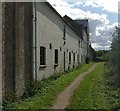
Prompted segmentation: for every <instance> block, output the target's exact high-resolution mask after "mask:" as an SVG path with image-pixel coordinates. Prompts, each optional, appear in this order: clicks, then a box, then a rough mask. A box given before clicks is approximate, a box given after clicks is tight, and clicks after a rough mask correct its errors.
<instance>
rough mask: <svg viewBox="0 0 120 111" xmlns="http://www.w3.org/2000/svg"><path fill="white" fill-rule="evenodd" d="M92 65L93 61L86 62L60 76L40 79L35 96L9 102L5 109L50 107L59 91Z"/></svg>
mask: <svg viewBox="0 0 120 111" xmlns="http://www.w3.org/2000/svg"><path fill="white" fill-rule="evenodd" d="M92 65H93V63H90V64H84V65H81V66H80V67H78V68H77V69H74V70H72V71H70V72H68V73H64V74H62V75H60V76H55V75H54V76H52V77H50V78H49V79H46V80H45V79H44V80H43V81H38V82H37V83H36V84H37V93H36V94H35V95H34V96H32V97H29V98H27V99H23V100H20V101H17V102H13V103H8V104H7V106H6V108H5V109H49V107H50V106H51V105H52V103H53V101H54V99H55V98H56V97H57V95H58V94H59V92H60V91H62V90H63V89H64V88H65V87H67V86H68V85H69V84H70V83H71V82H72V81H73V80H74V79H75V78H76V77H77V76H78V75H80V74H81V73H83V72H85V71H87V70H88V68H90V67H91V66H92ZM41 83H42V85H41Z"/></svg>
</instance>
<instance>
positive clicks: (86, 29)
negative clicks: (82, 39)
mask: <svg viewBox="0 0 120 111" xmlns="http://www.w3.org/2000/svg"><path fill="white" fill-rule="evenodd" d="M75 21H76V22H77V23H78V24H82V25H83V26H84V29H85V31H86V33H89V24H88V19H81V20H75Z"/></svg>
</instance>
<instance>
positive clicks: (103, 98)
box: [66, 63, 120, 109]
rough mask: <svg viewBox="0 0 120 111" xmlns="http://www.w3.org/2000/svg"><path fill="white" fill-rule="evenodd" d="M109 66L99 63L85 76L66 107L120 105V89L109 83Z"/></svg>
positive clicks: (81, 107) (99, 107) (83, 107)
mask: <svg viewBox="0 0 120 111" xmlns="http://www.w3.org/2000/svg"><path fill="white" fill-rule="evenodd" d="M107 76H108V74H107V68H106V67H105V65H104V63H99V64H97V66H96V68H95V70H94V71H93V72H91V73H90V74H89V75H87V76H86V77H85V79H84V80H83V81H82V82H81V84H80V87H79V88H78V89H77V90H76V92H75V93H74V95H73V96H72V98H71V101H70V104H69V106H68V107H67V108H66V109H112V108H114V109H115V108H118V107H119V106H120V101H119V100H120V97H119V93H118V92H119V91H120V90H119V89H116V88H111V87H110V86H108V85H107V83H108V81H109V80H108V77H107Z"/></svg>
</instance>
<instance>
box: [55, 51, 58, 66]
mask: <svg viewBox="0 0 120 111" xmlns="http://www.w3.org/2000/svg"><path fill="white" fill-rule="evenodd" d="M55 64H58V50H57V49H55Z"/></svg>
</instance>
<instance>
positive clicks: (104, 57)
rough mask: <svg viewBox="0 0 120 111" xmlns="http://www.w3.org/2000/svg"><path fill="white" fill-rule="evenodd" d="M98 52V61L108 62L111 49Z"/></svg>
mask: <svg viewBox="0 0 120 111" xmlns="http://www.w3.org/2000/svg"><path fill="white" fill-rule="evenodd" d="M95 52H96V61H97V62H107V61H109V52H110V51H109V50H98V51H95Z"/></svg>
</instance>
